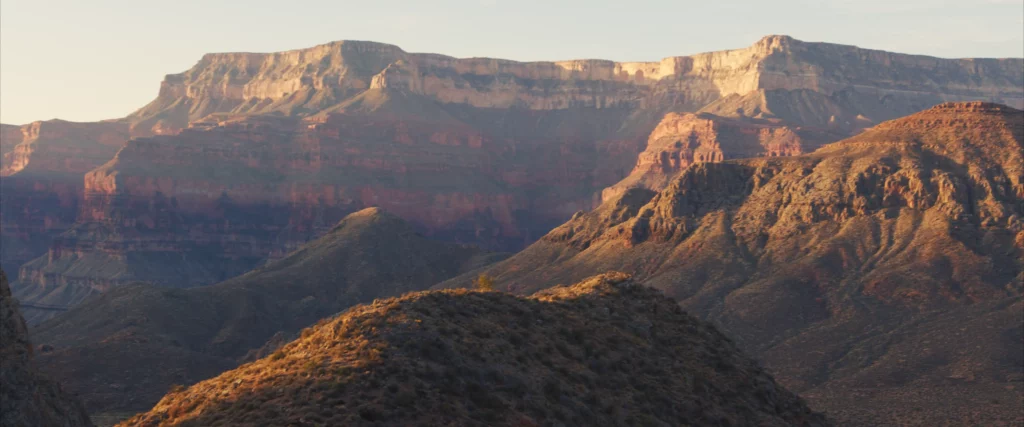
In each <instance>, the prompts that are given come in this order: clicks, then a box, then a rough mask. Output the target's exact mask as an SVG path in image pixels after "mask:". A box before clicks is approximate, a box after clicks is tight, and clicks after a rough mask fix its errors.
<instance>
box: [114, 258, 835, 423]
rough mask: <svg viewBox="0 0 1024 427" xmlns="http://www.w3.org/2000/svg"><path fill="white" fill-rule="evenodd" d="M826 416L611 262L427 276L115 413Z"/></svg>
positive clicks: (147, 418)
mask: <svg viewBox="0 0 1024 427" xmlns="http://www.w3.org/2000/svg"><path fill="white" fill-rule="evenodd" d="M301 422H308V423H322V424H327V425H374V424H382V425H477V424H479V425H494V426H524V425H527V426H535V425H547V424H552V425H553V424H564V425H744V426H745V425H750V426H753V425H758V426H826V425H829V423H828V421H826V420H825V418H824V417H823V416H821V415H820V414H817V413H814V412H812V411H811V410H810V409H808V408H807V406H806V405H805V404H804V403H803V402H802V401H801V400H800V399H799V398H798V397H797V396H795V395H793V394H792V393H790V392H789V391H787V390H785V389H783V388H781V387H779V386H778V385H777V384H776V383H775V382H774V381H773V380H772V378H771V377H770V376H769V375H768V374H766V373H765V372H764V371H763V370H762V369H761V368H760V367H758V366H757V364H756V363H755V362H754V361H752V360H750V359H749V358H747V357H745V356H744V355H743V354H741V353H740V352H739V351H738V350H737V349H736V347H735V345H734V344H733V343H732V342H730V341H729V340H728V339H727V338H725V337H724V336H723V335H722V334H720V333H719V332H718V331H716V330H715V329H714V328H713V327H711V326H709V325H707V324H705V323H702V322H700V321H698V320H696V319H694V318H692V317H690V316H689V315H688V314H686V313H685V312H683V311H682V310H680V308H679V306H678V305H677V304H676V303H675V302H674V301H672V300H670V299H668V298H665V297H663V296H662V295H660V294H659V293H658V292H656V291H653V290H651V289H649V288H645V287H643V286H640V285H638V284H636V283H634V282H632V281H630V280H628V278H627V277H626V276H625V275H622V274H607V275H603V276H598V277H593V278H590V279H587V280H585V281H583V282H581V283H578V284H576V285H573V286H571V287H560V288H555V289H551V290H548V291H544V292H541V293H538V294H536V295H534V296H532V297H529V298H521V297H515V296H513V295H509V294H503V293H498V292H466V291H439V292H418V293H411V294H408V295H405V296H402V297H399V298H389V299H385V300H378V301H375V302H374V303H373V304H372V305H364V306H358V307H354V308H352V309H350V310H348V311H346V312H344V313H342V314H340V315H338V316H337V317H334V318H329V319H324V320H322V321H321V322H319V323H318V324H317V325H316V326H314V327H311V328H309V329H306V330H304V331H303V332H302V337H301V338H300V339H298V340H295V341H293V342H291V343H289V344H287V345H285V346H284V347H282V348H281V349H280V350H278V351H277V352H275V353H274V354H273V355H271V356H269V357H266V358H264V359H261V360H258V361H256V362H253V363H249V364H246V365H244V366H241V367H239V368H238V369H235V370H232V371H228V372H225V373H223V374H221V375H220V376H217V377H215V378H212V379H210V380H207V381H203V382H200V383H198V384H196V385H193V386H192V387H190V388H188V389H185V390H175V391H172V392H171V393H169V394H168V395H167V396H166V397H164V398H163V399H162V400H161V401H160V402H159V403H157V404H156V406H155V407H153V409H152V410H150V411H149V412H146V413H143V414H139V415H138V416H136V417H134V418H132V419H130V420H127V421H125V422H123V423H121V424H120V425H122V426H158V425H167V424H195V425H214V424H224V425H249V424H252V423H269V424H273V425H289V424H295V423H301Z"/></svg>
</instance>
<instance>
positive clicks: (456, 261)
mask: <svg viewBox="0 0 1024 427" xmlns="http://www.w3.org/2000/svg"><path fill="white" fill-rule="evenodd" d="M492 258H493V256H492V255H488V254H485V253H482V252H481V251H479V250H477V249H475V248H469V247H463V246H459V245H454V244H447V243H439V242H434V241H431V240H427V239H425V238H423V237H422V236H420V235H418V234H417V233H415V231H413V230H412V228H411V227H410V226H409V225H408V224H407V223H405V222H404V221H402V220H401V219H398V218H397V217H395V216H392V215H390V214H387V213H384V212H382V211H380V210H378V209H376V208H371V209H366V210H363V211H360V212H357V213H354V214H351V215H349V216H348V217H346V218H345V219H344V220H342V221H341V222H340V223H339V224H338V225H337V226H335V227H334V228H333V229H332V230H331V231H330V232H328V233H327V234H326V235H325V236H324V237H322V238H320V239H318V240H316V241H313V242H310V243H309V244H307V245H305V246H304V247H302V248H301V249H299V250H297V251H295V252H293V253H292V254H290V255H289V256H287V257H285V258H283V259H281V260H279V261H276V262H273V263H271V264H269V265H267V266H266V267H263V268H260V269H257V270H255V271H253V272H250V273H248V274H246V275H243V276H240V277H238V278H235V279H231V280H228V281H226V282H223V283H219V284H216V285H212V286H208V287H203V288H193V289H168V288H160V287H154V286H148V285H132V286H126V287H123V288H118V289H115V290H112V291H110V292H108V293H105V294H102V295H99V296H96V297H93V298H91V299H89V300H87V302H85V303H83V304H81V305H80V306H78V307H76V308H74V309H72V310H71V311H69V312H67V313H65V314H63V315H61V316H59V317H57V318H55V319H52V320H50V321H48V322H46V323H43V324H41V325H40V326H39V327H37V328H36V329H34V331H33V333H34V337H35V339H36V341H37V342H39V343H41V344H47V345H49V346H52V349H50V350H49V351H48V352H47V353H46V354H43V355H41V357H40V363H41V365H42V367H43V369H44V370H45V371H47V372H48V373H50V374H52V375H53V376H54V377H55V378H58V379H59V380H61V381H62V382H64V383H65V384H66V385H67V387H68V388H69V389H70V390H73V391H75V392H77V393H79V394H80V395H81V396H82V397H83V400H84V401H85V403H86V406H87V407H88V408H89V409H90V411H92V412H102V411H108V410H115V409H121V410H123V409H128V410H139V409H143V408H147V407H149V406H150V405H152V404H153V403H154V402H156V401H157V399H159V397H160V396H162V395H163V393H164V392H166V391H167V389H168V388H169V387H170V386H171V385H172V384H190V383H193V382H196V381H198V380H201V379H204V378H208V377H210V376H212V375H215V374H217V373H220V372H222V371H224V370H226V369H230V368H232V367H234V366H236V365H237V363H238V361H239V360H240V359H243V358H244V357H245V356H246V354H247V353H248V352H249V351H250V350H255V351H258V349H259V348H260V347H262V346H263V345H264V344H265V343H266V342H267V341H268V340H269V339H271V338H272V337H274V336H275V335H277V339H278V340H283V338H282V337H284V336H289V335H290V334H294V333H295V332H297V331H298V330H299V329H300V328H302V327H305V326H308V325H310V324H312V323H314V322H316V321H317V320H319V319H322V318H324V317H327V316H330V315H333V314H336V313H337V312H339V311H341V310H344V309H345V308H348V307H349V306H352V305H354V304H358V303H363V302H369V301H372V300H374V299H375V298H379V297H385V296H391V295H398V294H402V293H404V292H409V291H415V290H421V289H425V288H427V287H429V286H430V285H432V284H434V283H437V282H438V281H441V280H444V279H447V278H450V277H452V276H455V275H457V274H459V273H461V272H464V271H467V270H470V269H473V268H477V267H480V266H481V265H483V264H485V263H487V262H490V261H491V260H492ZM282 342H283V341H282Z"/></svg>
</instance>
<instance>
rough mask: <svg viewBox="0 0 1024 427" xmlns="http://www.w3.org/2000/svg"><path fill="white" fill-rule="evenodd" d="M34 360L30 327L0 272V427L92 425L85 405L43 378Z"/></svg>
mask: <svg viewBox="0 0 1024 427" xmlns="http://www.w3.org/2000/svg"><path fill="white" fill-rule="evenodd" d="M33 358H34V356H33V349H32V344H31V343H30V342H29V340H28V328H26V327H25V320H24V319H23V318H22V317H21V313H19V312H18V302H17V301H16V300H14V298H13V297H12V296H11V289H10V287H8V284H7V276H6V275H5V274H4V272H3V271H2V270H0V384H2V386H0V424H2V425H5V426H53V427H72V426H91V425H92V422H91V421H90V420H89V416H88V415H87V414H86V412H85V408H83V407H82V403H81V402H79V401H78V400H77V399H76V398H74V397H72V396H70V395H69V394H68V393H67V392H65V391H64V389H63V388H62V387H61V386H60V384H58V383H55V382H53V381H50V380H48V379H46V378H44V377H42V376H41V375H40V374H39V373H38V372H37V371H36V367H35V366H34V365H35V363H34V362H35V361H34V360H33Z"/></svg>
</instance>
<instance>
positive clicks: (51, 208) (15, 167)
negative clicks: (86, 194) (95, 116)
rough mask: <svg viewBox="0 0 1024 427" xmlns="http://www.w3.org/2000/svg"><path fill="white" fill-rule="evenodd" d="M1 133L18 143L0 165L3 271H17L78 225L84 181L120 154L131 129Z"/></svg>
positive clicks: (76, 126) (109, 126)
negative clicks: (90, 172) (120, 149)
mask: <svg viewBox="0 0 1024 427" xmlns="http://www.w3.org/2000/svg"><path fill="white" fill-rule="evenodd" d="M3 131H4V133H3V135H2V137H3V138H4V139H11V140H16V141H18V143H17V144H14V146H13V147H11V148H10V150H9V151H7V152H6V153H5V154H4V155H3V159H2V163H0V238H2V243H3V245H2V248H0V265H2V268H4V269H7V270H8V271H18V268H19V267H20V266H21V264H23V263H24V262H26V261H28V260H30V259H32V258H35V257H37V256H39V255H40V254H41V253H43V252H45V251H46V248H47V246H48V245H49V244H50V239H52V238H53V237H54V236H56V235H57V234H60V233H61V232H63V231H65V230H67V229H68V228H69V227H70V226H71V225H72V224H74V222H75V220H76V217H77V214H78V206H79V204H80V203H81V200H82V192H83V189H84V183H83V180H82V177H83V176H84V175H85V173H86V172H89V171H90V170H92V169H94V168H96V167H98V166H100V165H102V164H103V163H105V162H107V161H108V160H110V158H111V157H113V156H114V154H115V153H117V150H118V149H119V148H120V147H121V146H122V145H124V143H125V142H126V141H127V140H128V138H129V135H128V125H126V124H124V123H113V122H101V123H73V122H67V121H63V120H50V121H45V122H34V123H31V124H28V125H25V126H21V127H19V128H17V133H15V132H14V130H13V129H10V128H9V127H7V126H4V128H3ZM6 146H7V143H6V142H5V147H6Z"/></svg>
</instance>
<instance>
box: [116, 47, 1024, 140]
mask: <svg viewBox="0 0 1024 427" xmlns="http://www.w3.org/2000/svg"><path fill="white" fill-rule="evenodd" d="M1022 62H1024V61H1022V60H1021V59H1018V58H1014V59H940V58H931V57H925V56H914V55H902V54H893V53H889V52H883V51H875V50H868V49H860V48H857V47H854V46H843V45H834V44H828V43H807V42H801V41H798V40H794V39H792V38H790V37H786V36H768V37H765V38H763V39H761V40H760V41H758V42H757V43H755V44H754V45H753V46H750V47H748V48H745V49H738V50H731V51H723V52H712V53H705V54H698V55H692V56H682V57H670V58H665V59H663V60H661V61H659V62H613V61H605V60H576V61H561V62H529V63H523V62H515V61H507V60H501V59H490V58H471V59H458V58H451V57H447V56H443V55H436V54H417V53H407V52H405V51H403V50H401V49H400V48H398V47H396V46H391V45H385V44H379V43H372V42H354V41H345V42H336V43H330V44H326V45H321V46H317V47H314V48H310V49H302V50H294V51H288V52H279V53H270V54H257V53H227V54H210V55H206V56H204V57H203V59H202V60H200V61H199V63H198V64H196V66H195V67H193V68H192V69H190V70H188V71H186V72H185V73H182V74H174V75H169V76H167V78H166V79H165V80H164V82H163V84H162V85H161V88H160V96H159V97H158V98H157V99H156V100H154V101H153V102H152V103H150V104H149V105H147V106H145V107H143V108H142V109H140V110H139V111H137V112H135V113H134V114H132V115H131V116H129V117H128V120H129V121H130V122H131V123H133V127H134V129H135V132H136V133H137V134H147V133H151V132H155V133H166V132H175V131H177V130H180V129H182V128H184V127H186V126H187V125H188V123H189V122H190V121H194V120H197V119H200V118H202V117H205V116H206V115H209V114H212V113H228V112H230V113H249V114H253V113H256V114H259V113H271V112H280V113H285V114H289V115H307V114H313V113H316V112H321V111H325V110H331V109H332V108H333V107H336V106H337V105H338V104H341V103H342V102H343V101H345V100H346V99H347V98H350V97H351V96H353V95H355V94H357V93H360V92H362V91H365V90H367V89H374V88H390V89H398V90H401V91H403V92H406V93H410V94H416V95H422V96H425V97H427V98H429V99H431V100H434V101H437V102H441V103H453V104H462V105H467V106H472V107H476V108H511V107H515V108H524V109H531V110H555V109H565V108H569V107H572V106H588V107H593V108H609V107H630V108H637V107H648V108H650V107H655V106H658V105H676V106H680V107H682V108H690V109H691V111H693V110H696V109H699V108H700V107H702V106H704V105H706V104H708V103H710V102H712V101H715V100H717V99H719V98H723V97H728V96H731V95H740V96H742V95H746V94H748V93H751V92H754V91H758V90H761V89H764V90H784V91H795V90H807V91H812V92H816V93H819V94H822V95H823V96H826V97H831V96H837V97H838V98H851V97H855V98H860V96H854V95H868V96H869V97H864V98H863V99H861V101H867V100H869V98H870V99H873V100H874V101H875V104H876V105H871V107H874V108H873V109H874V110H880V111H873V112H872V113H870V114H866V116H867V117H869V118H872V119H874V120H885V119H891V118H894V117H898V116H900V115H904V114H908V113H910V112H913V111H917V110H920V109H923V108H927V107H928V106H930V105H934V104H936V103H938V102H941V101H957V100H971V99H984V100H993V101H997V102H1003V103H1007V104H1010V105H1016V106H1021V105H1024V91H1022V89H1021V88H1020V81H1021V80H1022V72H1021V68H1022V65H1024V63H1022ZM862 106H868V105H862ZM901 107H902V108H901ZM906 108H911V110H910V111H906V110H905V109H906ZM900 109H903V110H904V111H893V110H900ZM886 110H887V111H886ZM876 114H877V115H878V116H876ZM894 114H895V115H894Z"/></svg>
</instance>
